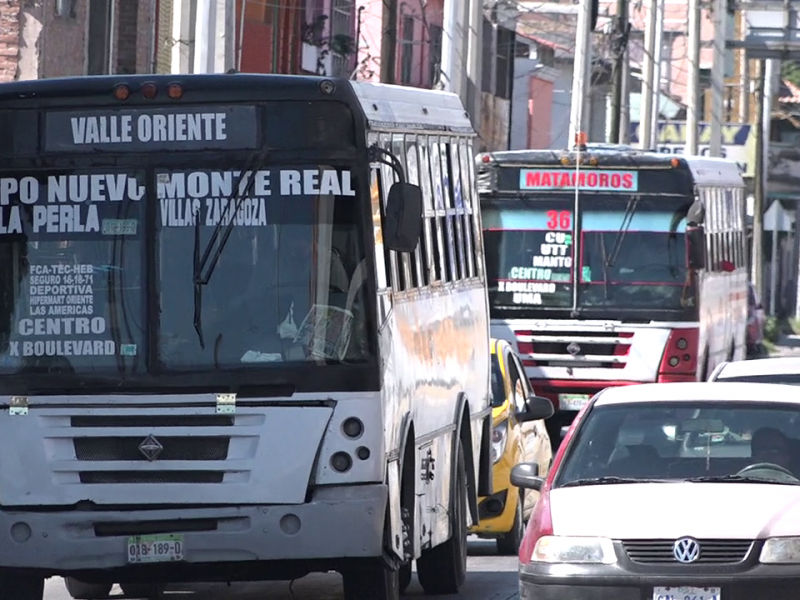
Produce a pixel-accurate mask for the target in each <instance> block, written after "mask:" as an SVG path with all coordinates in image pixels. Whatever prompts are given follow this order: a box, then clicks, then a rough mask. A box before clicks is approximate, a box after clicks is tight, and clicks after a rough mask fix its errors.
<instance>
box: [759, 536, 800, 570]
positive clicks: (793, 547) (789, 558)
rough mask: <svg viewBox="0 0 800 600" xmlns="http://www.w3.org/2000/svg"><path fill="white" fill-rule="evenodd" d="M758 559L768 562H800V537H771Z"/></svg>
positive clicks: (765, 543)
mask: <svg viewBox="0 0 800 600" xmlns="http://www.w3.org/2000/svg"><path fill="white" fill-rule="evenodd" d="M758 560H759V561H760V562H762V563H767V564H798V563H800V537H776V538H769V539H768V540H767V541H766V542H764V547H763V548H762V549H761V556H760V557H759V559H758Z"/></svg>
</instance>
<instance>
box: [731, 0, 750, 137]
mask: <svg viewBox="0 0 800 600" xmlns="http://www.w3.org/2000/svg"><path fill="white" fill-rule="evenodd" d="M736 21H737V37H738V38H739V39H742V40H743V39H744V36H745V32H746V29H747V26H746V24H745V19H744V12H743V11H741V10H740V11H737V12H736ZM734 52H736V50H734ZM738 52H739V121H740V122H741V123H749V122H750V61H749V60H748V58H747V52H746V51H745V50H738Z"/></svg>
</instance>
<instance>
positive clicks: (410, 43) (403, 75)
mask: <svg viewBox="0 0 800 600" xmlns="http://www.w3.org/2000/svg"><path fill="white" fill-rule="evenodd" d="M414 25H415V23H414V17H409V16H406V17H403V39H402V40H401V41H400V83H401V84H403V85H409V84H410V83H411V68H412V65H413V61H414Z"/></svg>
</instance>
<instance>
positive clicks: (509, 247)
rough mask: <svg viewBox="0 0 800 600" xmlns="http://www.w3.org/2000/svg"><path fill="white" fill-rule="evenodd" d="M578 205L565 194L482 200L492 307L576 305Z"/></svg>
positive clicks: (510, 309)
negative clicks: (575, 214)
mask: <svg viewBox="0 0 800 600" xmlns="http://www.w3.org/2000/svg"><path fill="white" fill-rule="evenodd" d="M573 204H574V200H573V199H571V198H569V197H568V195H566V194H565V195H563V196H559V197H548V198H545V199H537V200H529V199H525V198H508V199H492V200H487V199H484V200H483V201H482V205H481V211H482V218H483V228H484V246H485V248H486V270H487V274H488V279H489V303H490V306H491V307H492V309H501V310H509V311H524V310H526V309H538V308H560V309H563V308H569V307H571V306H572V285H573V283H572V282H573V250H574V244H573V239H572V237H573V236H572V218H573V215H572V212H573V211H572V207H573Z"/></svg>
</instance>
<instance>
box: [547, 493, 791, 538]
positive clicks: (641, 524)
mask: <svg viewBox="0 0 800 600" xmlns="http://www.w3.org/2000/svg"><path fill="white" fill-rule="evenodd" d="M550 510H551V517H552V520H553V532H554V533H555V535H581V536H601V537H610V538H613V539H675V538H678V537H681V536H685V535H687V536H693V537H698V538H716V539H720V538H728V539H756V538H764V537H770V536H785V535H800V485H776V484H768V483H764V484H761V483H691V482H675V483H635V484H613V485H590V486H582V487H567V488H559V489H555V490H550Z"/></svg>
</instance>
